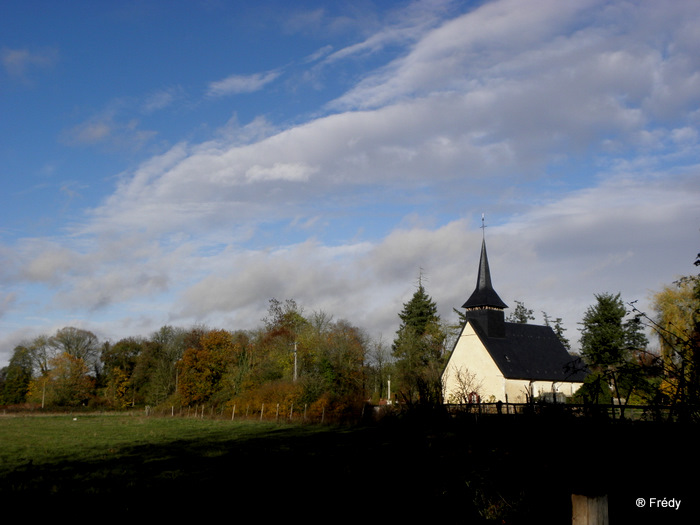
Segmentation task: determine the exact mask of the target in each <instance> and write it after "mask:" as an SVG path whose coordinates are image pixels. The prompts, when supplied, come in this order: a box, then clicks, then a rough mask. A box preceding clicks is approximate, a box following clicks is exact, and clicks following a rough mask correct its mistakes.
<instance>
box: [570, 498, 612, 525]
mask: <svg viewBox="0 0 700 525" xmlns="http://www.w3.org/2000/svg"><path fill="white" fill-rule="evenodd" d="M571 523H572V525H609V521H608V496H607V495H605V496H594V497H592V496H585V495H582V494H572V495H571Z"/></svg>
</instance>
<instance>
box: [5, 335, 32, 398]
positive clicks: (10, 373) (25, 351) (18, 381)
mask: <svg viewBox="0 0 700 525" xmlns="http://www.w3.org/2000/svg"><path fill="white" fill-rule="evenodd" d="M32 368H33V363H32V355H31V350H30V348H28V346H26V345H18V346H16V347H15V349H14V351H13V353H12V357H11V358H10V362H9V364H8V365H7V367H5V368H4V369H3V382H2V390H1V391H0V404H3V405H14V404H19V403H23V402H24V401H25V399H26V397H27V392H28V391H29V383H30V382H31V380H32Z"/></svg>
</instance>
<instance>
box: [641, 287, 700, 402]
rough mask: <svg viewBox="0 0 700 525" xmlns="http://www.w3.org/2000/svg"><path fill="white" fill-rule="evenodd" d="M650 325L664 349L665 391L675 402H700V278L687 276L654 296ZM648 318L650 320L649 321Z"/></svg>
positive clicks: (662, 353) (661, 358)
mask: <svg viewBox="0 0 700 525" xmlns="http://www.w3.org/2000/svg"><path fill="white" fill-rule="evenodd" d="M652 307H653V310H654V313H655V315H654V319H652V320H650V321H651V322H650V326H651V328H652V329H653V330H654V332H655V333H656V335H657V337H658V340H659V345H660V349H661V356H660V361H661V365H662V368H663V383H662V391H663V393H664V395H665V396H666V397H667V398H668V399H669V400H670V401H671V402H672V403H673V404H680V405H684V406H689V405H698V404H699V403H700V277H698V276H687V277H682V278H681V279H679V280H677V281H676V282H675V283H674V285H673V286H665V287H664V288H663V289H662V290H661V291H659V292H657V293H656V294H654V296H653V303H652ZM647 319H648V318H647Z"/></svg>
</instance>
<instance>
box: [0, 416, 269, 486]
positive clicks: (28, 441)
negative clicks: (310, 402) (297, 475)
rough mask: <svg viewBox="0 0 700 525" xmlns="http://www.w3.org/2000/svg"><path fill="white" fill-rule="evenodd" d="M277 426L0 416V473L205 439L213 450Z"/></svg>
mask: <svg viewBox="0 0 700 525" xmlns="http://www.w3.org/2000/svg"><path fill="white" fill-rule="evenodd" d="M279 428H280V427H279V426H278V425H276V424H274V423H255V424H252V423H247V422H241V423H232V422H228V421H221V420H207V419H202V420H198V419H183V418H158V417H151V418H148V417H138V416H128V415H127V416H124V415H121V416H120V415H113V416H104V415H79V416H73V415H57V416H12V417H2V418H0V443H2V448H0V477H4V476H6V475H7V474H8V473H11V472H12V471H16V470H17V469H21V468H22V467H26V466H27V465H33V466H34V467H37V466H40V465H47V466H48V465H51V464H55V463H60V462H63V461H73V462H85V463H88V462H96V461H102V460H108V459H110V458H114V457H120V456H125V455H131V454H134V453H135V452H138V451H139V450H143V449H147V448H148V447H166V446H173V445H174V444H176V443H184V442H187V441H199V442H206V443H207V445H208V446H210V447H212V448H215V446H216V444H219V445H221V446H223V445H224V444H230V443H232V442H235V441H236V440H244V439H247V438H250V437H254V436H258V437H259V436H260V435H261V433H267V432H272V431H274V430H278V429H279Z"/></svg>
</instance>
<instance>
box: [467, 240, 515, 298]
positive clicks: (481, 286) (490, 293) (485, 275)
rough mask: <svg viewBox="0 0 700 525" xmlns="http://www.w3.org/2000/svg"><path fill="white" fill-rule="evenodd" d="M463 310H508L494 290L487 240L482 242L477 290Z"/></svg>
mask: <svg viewBox="0 0 700 525" xmlns="http://www.w3.org/2000/svg"><path fill="white" fill-rule="evenodd" d="M462 308H466V309H467V310H471V309H474V308H497V309H500V310H503V309H505V308H508V305H507V304H506V303H504V302H503V301H502V300H501V298H500V297H499V296H498V294H497V293H496V290H494V289H493V285H492V284H491V270H490V269H489V258H488V256H487V255H486V239H483V240H482V241H481V258H480V259H479V274H478V275H477V278H476V288H475V289H474V292H472V295H471V297H469V299H467V302H466V303H464V304H463V305H462Z"/></svg>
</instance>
